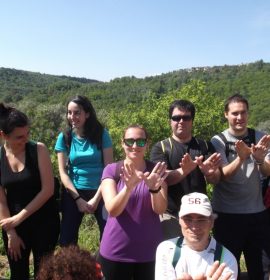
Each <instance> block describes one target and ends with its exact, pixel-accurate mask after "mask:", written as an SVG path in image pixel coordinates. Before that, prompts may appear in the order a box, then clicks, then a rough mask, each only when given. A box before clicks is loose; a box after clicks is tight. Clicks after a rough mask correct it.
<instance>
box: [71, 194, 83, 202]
mask: <svg viewBox="0 0 270 280" xmlns="http://www.w3.org/2000/svg"><path fill="white" fill-rule="evenodd" d="M80 198H81V196H80V195H78V196H77V197H76V198H73V200H74V201H77V200H78V199H80Z"/></svg>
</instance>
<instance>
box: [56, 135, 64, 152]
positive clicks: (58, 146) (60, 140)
mask: <svg viewBox="0 0 270 280" xmlns="http://www.w3.org/2000/svg"><path fill="white" fill-rule="evenodd" d="M54 150H55V151H56V152H66V151H67V147H66V145H65V140H64V134H63V132H61V133H60V134H59V135H58V137H57V140H56V143H55V146H54Z"/></svg>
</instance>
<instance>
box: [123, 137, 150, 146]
mask: <svg viewBox="0 0 270 280" xmlns="http://www.w3.org/2000/svg"><path fill="white" fill-rule="evenodd" d="M123 141H124V143H125V145H126V146H128V147H132V146H133V145H134V143H136V146H137V147H144V146H145V145H146V142H147V139H145V138H138V139H134V138H127V139H124V140H123Z"/></svg>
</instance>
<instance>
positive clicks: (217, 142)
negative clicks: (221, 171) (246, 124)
mask: <svg viewBox="0 0 270 280" xmlns="http://www.w3.org/2000/svg"><path fill="white" fill-rule="evenodd" d="M211 143H212V144H213V146H214V148H215V150H216V152H217V153H220V155H221V161H222V165H227V164H228V163H229V162H228V160H227V157H226V148H225V143H224V142H223V141H222V140H221V139H220V138H219V136H217V135H215V136H214V137H213V138H212V139H211Z"/></svg>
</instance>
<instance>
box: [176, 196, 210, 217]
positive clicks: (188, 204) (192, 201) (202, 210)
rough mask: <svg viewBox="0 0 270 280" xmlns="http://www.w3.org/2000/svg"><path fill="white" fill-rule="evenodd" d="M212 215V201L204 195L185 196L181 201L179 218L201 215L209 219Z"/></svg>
mask: <svg viewBox="0 0 270 280" xmlns="http://www.w3.org/2000/svg"><path fill="white" fill-rule="evenodd" d="M212 213H213V211H212V206H211V203H210V200H209V198H208V197H207V196H206V195H205V194H203V193H198V192H193V193H190V194H187V195H184V196H183V197H182V199H181V207H180V212H179V217H183V216H186V215H188V214H200V215H202V216H206V217H209V216H211V215H212Z"/></svg>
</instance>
